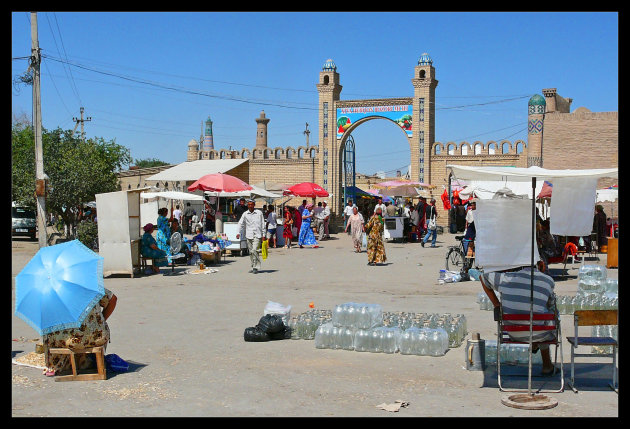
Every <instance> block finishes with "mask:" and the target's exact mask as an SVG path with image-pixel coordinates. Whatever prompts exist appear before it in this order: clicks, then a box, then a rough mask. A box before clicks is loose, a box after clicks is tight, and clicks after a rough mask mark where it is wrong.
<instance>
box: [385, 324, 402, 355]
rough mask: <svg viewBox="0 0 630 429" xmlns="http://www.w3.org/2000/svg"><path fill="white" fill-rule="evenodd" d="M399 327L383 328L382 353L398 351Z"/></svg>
mask: <svg viewBox="0 0 630 429" xmlns="http://www.w3.org/2000/svg"><path fill="white" fill-rule="evenodd" d="M400 334H401V330H400V328H383V336H382V340H381V345H382V350H383V353H390V354H391V353H396V352H397V351H398V338H399V337H400Z"/></svg>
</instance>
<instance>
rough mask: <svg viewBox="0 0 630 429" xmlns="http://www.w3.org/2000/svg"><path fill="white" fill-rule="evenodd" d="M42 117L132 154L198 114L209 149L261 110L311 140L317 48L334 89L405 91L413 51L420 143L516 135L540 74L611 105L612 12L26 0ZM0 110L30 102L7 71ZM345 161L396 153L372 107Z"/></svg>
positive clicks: (21, 63)
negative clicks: (428, 94) (335, 77)
mask: <svg viewBox="0 0 630 429" xmlns="http://www.w3.org/2000/svg"><path fill="white" fill-rule="evenodd" d="M38 26H39V31H38V35H39V45H40V48H41V50H42V54H43V55H45V56H46V57H44V58H43V60H42V67H41V72H42V78H41V85H42V117H43V125H44V127H45V128H47V129H54V128H57V127H61V128H63V129H72V128H74V126H75V122H73V120H72V118H73V117H77V118H78V117H79V116H80V113H79V109H80V107H84V109H85V113H84V115H85V116H90V117H91V118H92V119H91V121H90V122H86V123H85V130H86V134H87V136H88V137H103V138H105V139H106V140H113V139H115V140H116V142H117V143H118V144H121V145H123V146H126V147H128V148H129V149H130V150H131V155H132V157H133V158H134V159H146V158H158V159H160V160H163V161H165V162H169V163H179V162H183V161H185V160H186V148H187V144H188V142H189V141H190V139H193V138H194V139H196V140H198V139H199V136H200V134H201V123H202V122H203V121H205V120H206V118H207V117H208V116H210V117H211V118H212V121H213V131H214V144H215V148H217V149H220V148H229V147H232V148H233V149H235V148H239V149H240V148H243V147H249V148H252V147H253V146H254V144H255V132H256V122H255V118H257V117H258V116H259V114H260V112H261V110H264V111H265V114H266V116H267V118H269V119H271V121H270V122H269V130H268V131H269V140H268V143H269V146H271V147H277V146H280V147H286V146H298V145H301V144H304V143H305V136H304V134H303V131H304V129H305V123H306V122H308V123H309V124H310V126H309V129H310V130H311V134H310V143H311V144H317V141H318V133H317V127H316V124H317V121H318V115H317V100H318V98H317V97H318V95H317V90H316V87H315V85H316V84H317V82H318V78H319V72H320V71H321V68H322V66H323V64H324V62H325V61H326V60H327V59H328V58H331V59H333V60H334V61H335V63H336V65H337V71H338V72H339V74H340V81H341V85H342V86H343V90H342V92H341V99H342V100H349V99H353V100H354V99H366V98H389V97H411V96H412V95H413V87H412V85H411V78H412V77H413V69H414V67H415V66H416V64H417V61H418V58H419V57H420V55H421V54H422V53H423V52H427V53H429V55H430V56H431V58H432V59H433V65H434V67H435V69H436V78H437V79H438V81H439V84H438V87H437V89H436V122H435V124H436V141H441V142H446V141H455V142H461V141H464V140H466V141H471V142H472V141H474V140H481V141H483V142H486V141H489V140H500V139H503V138H507V139H508V140H512V141H513V140H516V139H523V140H526V137H527V131H526V127H527V100H528V98H529V97H530V96H531V95H533V94H535V93H539V94H540V93H541V90H542V89H543V88H557V90H558V94H560V95H562V96H563V97H570V98H573V104H572V110H574V109H576V108H578V107H580V106H584V107H587V108H589V109H590V110H592V111H598V112H599V111H617V109H618V107H617V103H618V15H617V13H613V12H606V13H602V12H577V13H564V12H553V13H551V12H550V13H522V12H509V13H507V12H506V13H499V12H487V13H486V12H484V13H481V12H472V13H470V12H469V13H438V12H431V13H419V12H416V13H408V12H405V13H402V12H401V13H399V12H391V13H389V12H388V13H383V12H365V13H355V12H347V13H323V12H322V13H314V12H295V13H293V12H286V13H284V12H251V13H250V12H247V13H235V12H217V13H209V12H194V13H188V12H187V13H174V12H155V13H144V12H142V13H140V12H135V13H134V12H118V13H98V12H88V13H83V12H82V13H78V12H77V13H69V12H40V13H38ZM30 49H31V35H30V13H28V12H14V13H13V14H12V58H14V59H13V60H12V77H13V78H15V77H16V76H18V75H20V74H22V73H24V72H25V71H26V69H27V67H28V64H27V61H26V60H24V59H19V57H26V56H28V55H30ZM12 107H13V114H14V115H20V114H26V115H27V116H28V117H29V118H30V116H31V113H32V92H31V88H30V87H25V86H23V85H14V86H13V92H12ZM353 137H354V139H355V142H356V148H357V152H356V157H357V171H358V172H361V173H365V174H371V173H375V172H377V171H388V172H390V173H391V172H395V170H396V169H401V168H405V167H406V166H407V165H408V164H409V146H408V144H407V142H406V139H405V137H404V133H403V132H402V131H401V130H400V129H398V128H397V126H396V125H394V124H392V123H391V122H388V121H369V122H367V123H365V124H364V125H362V126H360V127H358V128H357V129H356V130H355V131H354V132H353Z"/></svg>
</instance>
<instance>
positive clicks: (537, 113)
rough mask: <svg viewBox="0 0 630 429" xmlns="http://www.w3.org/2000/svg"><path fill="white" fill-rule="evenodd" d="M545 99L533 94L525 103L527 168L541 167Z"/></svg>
mask: <svg viewBox="0 0 630 429" xmlns="http://www.w3.org/2000/svg"><path fill="white" fill-rule="evenodd" d="M545 105H546V102H545V99H544V98H543V97H542V96H541V95H540V94H534V95H533V96H532V98H530V99H529V102H528V103H527V166H528V167H532V166H537V167H542V166H543V159H542V145H543V126H544V121H545Z"/></svg>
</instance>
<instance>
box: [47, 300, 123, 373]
mask: <svg viewBox="0 0 630 429" xmlns="http://www.w3.org/2000/svg"><path fill="white" fill-rule="evenodd" d="M116 301H117V298H116V295H114V294H113V293H112V291H110V290H109V289H107V288H105V294H104V295H103V297H101V299H100V300H98V301H96V302H95V303H94V304H93V306H92V309H91V310H90V312H89V313H88V315H87V316H86V318H85V320H84V321H83V323H82V324H81V326H80V327H78V328H68V329H61V330H59V331H55V332H51V333H50V334H46V335H44V337H43V341H42V342H43V344H44V350H46V352H45V356H44V360H45V362H46V369H45V370H44V375H46V376H47V377H52V376H54V375H59V373H60V372H63V371H69V370H71V369H72V362H71V360H70V355H62V354H53V353H50V352H49V351H48V350H49V349H54V348H68V349H70V350H72V351H75V352H81V351H82V350H85V349H89V348H92V347H101V346H103V350H106V349H107V343H109V337H110V333H109V326H108V325H107V322H106V320H107V319H108V318H109V316H110V315H111V314H112V312H113V311H114V308H115V307H116ZM75 365H76V369H88V368H90V367H93V365H94V364H93V362H92V360H91V359H90V358H89V357H88V355H87V354H85V353H79V354H76V355H75Z"/></svg>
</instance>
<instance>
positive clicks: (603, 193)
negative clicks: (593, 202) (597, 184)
mask: <svg viewBox="0 0 630 429" xmlns="http://www.w3.org/2000/svg"><path fill="white" fill-rule="evenodd" d="M617 195H619V191H618V190H617V189H598V190H597V202H598V203H604V202H607V201H609V202H615V201H617Z"/></svg>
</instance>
